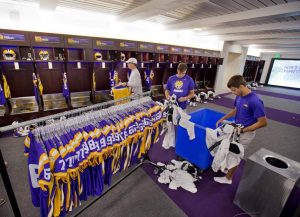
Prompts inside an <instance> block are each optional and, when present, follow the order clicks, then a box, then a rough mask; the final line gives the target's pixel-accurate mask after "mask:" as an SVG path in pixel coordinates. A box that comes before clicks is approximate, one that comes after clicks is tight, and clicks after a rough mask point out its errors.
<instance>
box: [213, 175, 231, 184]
mask: <svg viewBox="0 0 300 217" xmlns="http://www.w3.org/2000/svg"><path fill="white" fill-rule="evenodd" d="M214 180H215V182H218V183H221V184H228V185H230V184H231V183H232V180H230V179H227V178H226V176H223V177H214Z"/></svg>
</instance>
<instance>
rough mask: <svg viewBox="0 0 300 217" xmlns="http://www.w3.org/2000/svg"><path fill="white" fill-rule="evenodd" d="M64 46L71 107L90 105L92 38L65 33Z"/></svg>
mask: <svg viewBox="0 0 300 217" xmlns="http://www.w3.org/2000/svg"><path fill="white" fill-rule="evenodd" d="M65 47H66V48H65V49H66V60H67V77H68V84H69V89H70V92H71V101H72V107H81V106H87V105H91V104H92V102H91V91H92V89H91V81H92V64H91V63H92V61H93V57H92V55H93V52H92V38H89V37H83V36H71V35H66V36H65Z"/></svg>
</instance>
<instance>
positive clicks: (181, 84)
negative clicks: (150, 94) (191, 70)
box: [175, 80, 183, 90]
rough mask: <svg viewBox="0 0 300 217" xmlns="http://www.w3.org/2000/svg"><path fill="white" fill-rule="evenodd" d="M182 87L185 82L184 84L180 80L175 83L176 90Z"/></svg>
mask: <svg viewBox="0 0 300 217" xmlns="http://www.w3.org/2000/svg"><path fill="white" fill-rule="evenodd" d="M182 86H183V82H182V81H179V80H178V81H176V82H175V88H176V89H177V90H179V89H181V88H182Z"/></svg>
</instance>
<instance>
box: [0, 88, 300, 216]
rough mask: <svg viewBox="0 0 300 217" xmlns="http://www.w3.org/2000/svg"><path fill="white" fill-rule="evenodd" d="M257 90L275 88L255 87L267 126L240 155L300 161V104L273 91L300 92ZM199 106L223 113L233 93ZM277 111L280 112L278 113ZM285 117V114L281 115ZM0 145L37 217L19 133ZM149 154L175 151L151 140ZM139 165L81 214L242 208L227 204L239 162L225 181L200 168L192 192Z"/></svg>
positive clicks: (23, 201) (229, 212) (25, 210)
mask: <svg viewBox="0 0 300 217" xmlns="http://www.w3.org/2000/svg"><path fill="white" fill-rule="evenodd" d="M259 90H261V91H265V92H270V93H275V95H274V94H271V95H270V94H268V93H267V94H265V93H264V92H259V91H258V92H257V93H258V94H259V95H260V96H261V97H262V98H263V99H264V100H266V102H265V103H266V106H268V108H269V109H270V110H267V116H268V118H269V120H268V123H269V125H268V127H266V128H263V129H260V130H258V131H257V135H256V138H255V139H254V141H253V142H252V144H251V145H249V147H248V149H247V151H246V155H245V159H247V157H248V156H249V155H251V154H252V153H254V152H255V151H257V150H258V149H260V148H261V147H264V148H266V149H269V150H271V151H274V152H276V153H278V154H281V155H283V156H285V157H288V158H291V159H293V160H295V161H298V162H300V148H299V133H300V127H299V125H298V126H297V123H298V122H299V120H297V118H296V119H293V118H292V116H294V117H298V116H297V115H299V110H298V109H299V107H298V106H297V105H298V104H299V102H298V101H297V100H293V99H291V98H290V97H288V98H289V99H285V98H284V95H276V94H277V93H283V94H287V95H290V96H296V97H297V96H300V91H296V90H290V91H289V89H283V90H282V91H281V90H280V88H270V87H264V88H261V89H259ZM272 90H274V91H272ZM282 97H283V98H282ZM292 98H293V97H292ZM222 100H223V101H225V103H223V102H222ZM280 105H281V106H282V105H284V107H279V106H280ZM289 105H291V106H289ZM202 107H208V108H212V109H215V110H217V111H220V112H224V113H225V112H228V111H229V110H230V109H231V108H232V107H233V98H232V96H230V95H226V96H224V97H223V98H222V99H220V100H219V101H215V102H213V103H208V104H202V105H199V106H198V107H196V108H189V109H188V111H193V110H196V109H199V108H202ZM283 109H284V110H285V111H284V110H283ZM274 111H275V113H274ZM268 113H269V114H268ZM278 115H279V116H280V115H281V116H282V115H283V116H282V117H277V116H278ZM289 115H290V116H289ZM287 118H289V119H288V120H286V119H287ZM290 119H291V120H290ZM0 148H1V150H2V152H3V155H4V158H5V160H6V161H7V162H8V173H9V176H10V179H11V182H12V185H13V188H14V191H15V194H16V196H17V200H18V204H19V206H20V209H21V212H22V216H28V217H35V216H39V210H38V209H36V208H33V206H32V204H31V199H30V195H29V186H28V177H27V168H26V158H25V157H24V156H23V138H12V137H7V138H1V139H0ZM150 156H151V158H152V159H153V160H155V161H163V162H166V161H168V160H170V159H172V158H173V157H174V151H173V150H170V151H165V150H163V149H162V148H161V147H160V146H159V145H156V146H154V147H153V149H152V150H151V152H150ZM143 169H144V170H143ZM143 169H138V170H137V171H136V172H135V173H133V174H132V175H131V176H130V177H129V178H127V179H126V180H124V182H122V184H120V185H119V186H117V187H116V188H115V189H114V190H112V191H111V192H109V193H108V194H107V195H105V196H104V197H103V198H102V199H101V200H99V201H98V202H96V203H95V204H94V205H93V206H92V207H90V208H89V209H88V210H87V211H86V212H85V213H84V215H85V216H92V217H93V216H118V217H123V216H124V217H126V216H147V217H148V216H149V217H150V216H166V217H169V216H172V217H173V216H197V217H198V216H199V217H201V216H206V217H215V216H222V217H227V216H228V217H230V216H234V215H236V214H239V213H241V212H242V211H241V210H240V209H239V208H238V207H236V206H234V205H233V204H232V199H233V197H234V193H235V191H236V188H237V185H238V181H239V177H240V175H241V173H242V166H241V167H240V168H239V171H238V174H237V175H236V176H235V177H234V182H233V184H232V185H230V186H227V185H225V186H224V185H219V184H217V183H214V182H213V181H212V177H213V176H214V174H213V173H212V172H211V171H210V170H208V171H205V172H204V174H203V180H202V181H201V182H200V183H198V185H197V186H198V192H197V194H191V193H188V192H185V191H182V190H179V191H171V190H169V189H168V188H167V187H166V186H165V185H161V184H158V183H157V181H156V177H155V176H154V175H153V173H152V172H153V171H152V167H151V166H148V165H146V166H144V168H143ZM122 175H123V174H118V176H116V177H114V179H117V178H119V177H120V176H122ZM0 198H5V199H6V200H7V195H6V192H5V189H4V186H3V183H2V180H1V181H0ZM211 201H213V202H211ZM83 205H84V204H83ZM199 210H200V211H199ZM205 210H208V211H205ZM0 216H1V217H2V216H3V217H10V216H13V214H12V211H11V208H10V205H9V203H8V202H7V203H6V204H5V205H3V206H1V207H0ZM82 216H83V215H82ZM243 216H245V215H243Z"/></svg>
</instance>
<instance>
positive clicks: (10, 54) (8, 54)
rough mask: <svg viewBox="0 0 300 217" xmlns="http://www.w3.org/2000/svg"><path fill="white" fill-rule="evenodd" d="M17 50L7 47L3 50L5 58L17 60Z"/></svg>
mask: <svg viewBox="0 0 300 217" xmlns="http://www.w3.org/2000/svg"><path fill="white" fill-rule="evenodd" d="M16 56H17V55H16V52H15V51H14V50H12V49H5V50H4V51H3V59H4V60H16Z"/></svg>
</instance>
